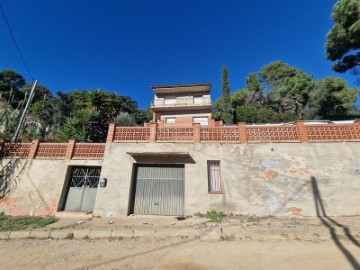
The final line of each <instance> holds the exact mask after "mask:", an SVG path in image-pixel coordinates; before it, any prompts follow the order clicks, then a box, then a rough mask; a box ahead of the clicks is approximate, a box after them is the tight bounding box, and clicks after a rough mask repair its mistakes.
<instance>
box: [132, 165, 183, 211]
mask: <svg viewBox="0 0 360 270" xmlns="http://www.w3.org/2000/svg"><path fill="white" fill-rule="evenodd" d="M134 214H145V215H164V216H182V215H183V214H184V165H138V166H137V168H136V174H135V200H134Z"/></svg>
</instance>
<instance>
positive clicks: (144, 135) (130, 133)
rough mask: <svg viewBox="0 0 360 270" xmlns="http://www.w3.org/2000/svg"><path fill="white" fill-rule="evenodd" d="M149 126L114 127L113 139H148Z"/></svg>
mask: <svg viewBox="0 0 360 270" xmlns="http://www.w3.org/2000/svg"><path fill="white" fill-rule="evenodd" d="M149 139H150V128H149V127H116V128H115V133H114V139H113V140H114V141H149Z"/></svg>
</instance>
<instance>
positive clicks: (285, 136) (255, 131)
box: [245, 126, 300, 143]
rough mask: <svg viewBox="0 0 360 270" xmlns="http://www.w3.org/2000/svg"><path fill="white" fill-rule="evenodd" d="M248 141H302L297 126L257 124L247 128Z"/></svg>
mask: <svg viewBox="0 0 360 270" xmlns="http://www.w3.org/2000/svg"><path fill="white" fill-rule="evenodd" d="M245 133H246V139H247V141H248V142H250V143H251V142H300V137H299V133H298V130H297V128H296V126H268V127H267V126H255V127H251V126H249V127H246V128H245Z"/></svg>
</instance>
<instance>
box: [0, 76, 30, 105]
mask: <svg viewBox="0 0 360 270" xmlns="http://www.w3.org/2000/svg"><path fill="white" fill-rule="evenodd" d="M24 85H25V79H24V77H23V76H22V75H20V74H19V73H17V72H15V71H13V70H10V69H4V70H2V71H0V93H1V97H2V98H3V99H5V100H6V101H7V103H8V104H10V105H11V106H12V107H13V108H17V107H18V106H19V105H21V101H22V100H23V98H24V94H23V93H22V92H20V89H21V88H22V87H23V86H24Z"/></svg>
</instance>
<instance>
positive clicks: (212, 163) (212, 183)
mask: <svg viewBox="0 0 360 270" xmlns="http://www.w3.org/2000/svg"><path fill="white" fill-rule="evenodd" d="M207 165H208V188H209V189H208V190H209V193H222V187H221V177H220V160H208V162H207Z"/></svg>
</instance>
